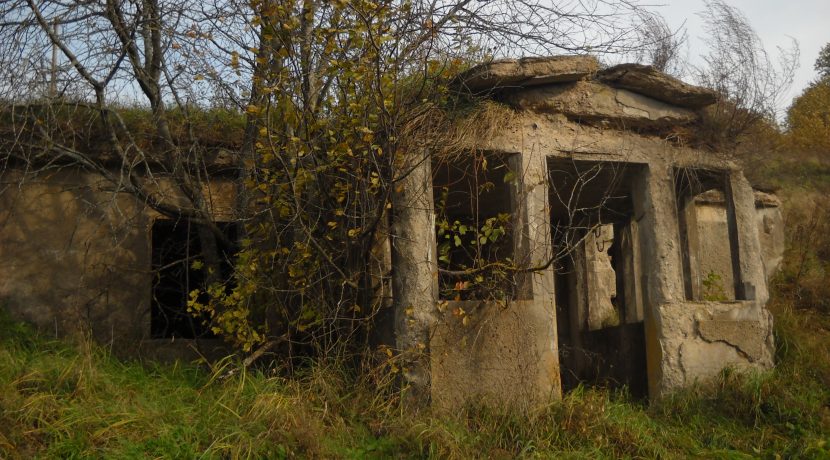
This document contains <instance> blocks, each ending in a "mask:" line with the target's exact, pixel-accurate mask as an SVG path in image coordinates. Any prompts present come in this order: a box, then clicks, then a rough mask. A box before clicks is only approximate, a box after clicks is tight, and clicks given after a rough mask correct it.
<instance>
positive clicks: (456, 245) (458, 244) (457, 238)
mask: <svg viewBox="0 0 830 460" xmlns="http://www.w3.org/2000/svg"><path fill="white" fill-rule="evenodd" d="M454 239H455V247H459V246H461V238H460V237H459V236H458V235H455V237H454Z"/></svg>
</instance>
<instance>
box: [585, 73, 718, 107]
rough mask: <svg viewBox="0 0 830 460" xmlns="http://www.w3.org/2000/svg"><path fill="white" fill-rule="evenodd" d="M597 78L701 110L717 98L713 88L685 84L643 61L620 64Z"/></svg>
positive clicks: (615, 85)
mask: <svg viewBox="0 0 830 460" xmlns="http://www.w3.org/2000/svg"><path fill="white" fill-rule="evenodd" d="M597 80H599V81H601V82H603V83H607V84H609V85H611V86H614V87H617V88H623V89H627V90H630V91H633V92H635V93H639V94H643V95H645V96H649V97H651V98H653V99H657V100H658V101H662V102H665V103H667V104H671V105H676V106H679V107H685V108H689V109H700V108H702V107H706V106H707V105H711V104H714V103H715V101H717V95H716V94H715V92H714V91H712V90H709V89H706V88H701V87H700V86H694V85H690V84H688V83H684V82H682V81H680V80H678V79H676V78H674V77H672V76H670V75H666V74H664V73H663V72H660V71H659V70H657V69H655V68H654V67H652V66H647V65H642V64H621V65H617V66H614V67H610V68H608V69H605V70H603V71H601V72H599V73H598V74H597Z"/></svg>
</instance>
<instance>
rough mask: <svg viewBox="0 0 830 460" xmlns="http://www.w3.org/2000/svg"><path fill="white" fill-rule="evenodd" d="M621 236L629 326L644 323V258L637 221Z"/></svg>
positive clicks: (624, 288)
mask: <svg viewBox="0 0 830 460" xmlns="http://www.w3.org/2000/svg"><path fill="white" fill-rule="evenodd" d="M621 233H622V234H621V235H620V236H619V242H620V246H621V247H620V251H619V252H620V254H621V255H622V258H623V260H622V269H623V276H624V287H623V290H624V302H625V303H624V310H625V322H626V323H628V324H631V323H637V322H640V321H643V293H642V286H640V278H641V277H642V258H641V257H640V236H639V232H638V229H637V221H636V220H634V219H631V220H630V221H629V222H628V224H627V225H625V227H623V228H622V232H621Z"/></svg>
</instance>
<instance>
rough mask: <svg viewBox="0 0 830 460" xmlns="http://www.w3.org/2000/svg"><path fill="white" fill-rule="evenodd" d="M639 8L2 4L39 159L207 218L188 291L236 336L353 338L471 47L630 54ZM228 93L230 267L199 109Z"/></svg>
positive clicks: (17, 116)
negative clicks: (400, 201) (238, 125)
mask: <svg viewBox="0 0 830 460" xmlns="http://www.w3.org/2000/svg"><path fill="white" fill-rule="evenodd" d="M637 10H638V6H637V5H636V4H635V3H634V2H631V1H627V0H594V1H591V2H570V1H566V2H557V3H546V2H541V1H536V0H520V1H507V0H500V1H496V2H476V1H472V0H455V1H439V2H423V1H409V0H405V1H393V0H390V1H382V2H373V1H369V0H356V1H347V0H331V1H322V0H303V1H284V0H254V1H251V2H242V1H238V0H232V1H221V2H208V3H203V2H193V1H177V2H166V1H162V0H92V1H83V2H82V1H69V2H57V1H53V0H12V1H10V2H6V3H5V4H4V5H3V6H2V7H0V13H2V14H0V16H2V18H3V20H2V22H0V43H2V45H0V68H2V69H3V70H2V71H3V72H5V74H4V79H3V81H4V83H3V84H2V86H0V91H2V94H3V97H4V99H5V101H6V102H5V104H4V109H3V110H4V112H3V116H4V117H5V118H6V119H7V120H8V129H7V132H6V133H5V134H4V136H3V137H2V139H3V146H2V147H3V149H2V151H3V152H4V155H8V157H7V158H6V160H7V161H8V162H17V163H18V164H24V165H27V168H28V169H29V170H32V171H35V170H37V169H38V168H42V167H44V165H49V164H53V162H56V161H57V162H62V163H63V164H72V165H75V166H79V167H81V168H83V169H85V170H87V171H90V172H93V173H95V174H98V175H100V176H101V177H102V178H105V179H106V180H107V181H108V182H109V183H110V185H111V187H112V188H113V190H114V191H115V192H116V193H128V194H131V195H132V196H134V197H135V198H136V199H138V200H140V201H141V202H144V203H147V205H149V206H151V207H152V208H153V209H155V210H157V211H158V212H159V213H161V214H163V215H165V216H168V217H170V218H172V219H180V220H185V221H188V222H191V223H193V224H194V225H196V226H198V228H199V229H200V231H199V239H200V240H201V242H202V244H201V247H202V251H203V253H202V258H203V262H204V266H205V268H204V269H205V270H206V271H207V273H208V274H209V275H210V276H208V283H207V285H206V286H205V287H204V290H203V292H204V293H206V294H207V296H205V295H201V294H200V293H198V292H195V293H193V296H192V298H191V303H190V307H191V308H192V309H194V310H196V311H197V312H205V313H207V314H208V315H209V317H210V318H211V325H212V327H213V328H214V330H216V331H217V332H218V333H220V334H222V335H224V336H225V337H227V338H229V339H231V340H233V341H235V342H236V343H237V344H238V345H239V346H240V347H241V348H243V349H245V350H251V349H252V347H254V346H256V345H258V344H262V343H263V342H265V343H266V344H276V343H283V344H288V345H290V346H291V347H297V346H303V347H309V349H311V350H313V351H316V352H321V353H331V352H334V351H343V350H353V349H355V347H359V346H361V344H363V343H365V340H366V336H367V328H368V325H369V324H370V319H371V318H372V316H373V315H374V314H375V313H376V312H377V310H378V307H379V304H378V302H379V298H380V297H379V295H378V289H380V287H379V286H380V285H379V283H382V280H381V278H383V276H385V274H383V273H380V274H379V273H377V266H378V264H377V263H375V258H376V257H377V255H376V254H374V253H373V248H375V246H376V242H377V241H378V239H380V238H384V237H386V235H385V232H387V231H388V230H387V229H386V222H387V221H388V219H389V213H390V212H394V210H393V209H391V204H390V203H391V201H390V197H391V195H392V194H393V193H394V188H395V186H396V184H397V183H399V181H400V180H401V179H402V178H403V177H405V176H406V175H407V174H408V173H409V169H408V166H407V163H406V162H405V161H403V158H405V157H407V155H411V153H412V152H414V151H424V150H430V149H434V150H436V151H437V150H444V151H446V150H447V149H451V148H453V147H452V146H453V143H452V142H447V137H446V135H443V136H439V135H438V134H437V133H441V132H450V131H452V130H451V129H450V128H449V126H450V125H451V123H450V121H451V120H449V115H448V112H449V111H448V110H445V109H446V108H447V107H451V106H452V105H453V104H454V103H456V102H457V101H458V99H457V98H456V97H455V96H452V95H451V94H450V92H449V90H448V76H450V75H451V74H453V73H455V72H456V71H457V70H459V69H461V68H463V67H464V66H466V65H468V62H469V59H470V58H471V57H473V58H475V59H491V58H495V57H501V56H507V55H514V54H519V53H521V54H552V53H557V52H568V53H577V52H584V51H588V50H590V51H592V52H598V53H609V52H616V51H624V50H631V49H633V48H634V47H635V46H636V43H635V42H634V41H632V40H627V39H626V38H625V37H627V36H629V34H628V30H627V29H625V28H621V27H620V26H618V24H620V23H621V22H620V21H619V20H618V19H619V18H620V17H621V16H623V15H626V14H629V13H632V12H636V11H637ZM53 53H54V55H55V56H56V57H55V58H53V59H51V60H49V61H44V60H43V59H42V56H50V55H52V54H53ZM11 69H15V70H11ZM13 72H14V73H13ZM128 105H132V106H133V108H135V107H137V110H138V112H142V113H143V114H144V115H142V116H139V117H138V119H139V122H138V123H136V122H135V120H134V119H133V118H130V117H129V116H128V114H129V113H133V112H130V111H129V110H127V109H126V106H128ZM218 109H221V110H223V111H224V112H225V113H226V114H227V117H228V118H234V117H237V118H241V117H244V121H243V124H244V129H242V131H243V132H242V133H241V135H240V139H241V140H240V141H239V143H238V144H237V145H233V146H232V149H233V150H234V152H233V153H234V155H233V156H234V158H235V161H236V167H237V170H238V177H239V181H238V188H239V197H240V198H239V206H238V209H237V210H236V214H237V216H238V217H237V219H238V222H239V223H241V224H242V225H243V226H244V231H243V238H242V239H241V241H242V247H241V249H240V251H239V253H238V254H237V255H236V258H235V259H236V260H235V267H236V269H235V272H234V274H233V276H232V281H233V282H232V283H227V281H228V280H225V279H221V278H220V277H218V276H216V274H217V273H219V270H218V268H217V267H218V265H219V263H220V262H221V261H220V260H219V259H220V257H221V254H220V253H219V251H217V249H216V248H217V245H218V242H221V240H223V239H225V238H227V237H226V236H225V234H224V233H223V231H222V230H221V229H220V228H219V227H218V226H217V225H216V224H215V223H214V222H213V219H212V214H211V209H210V207H209V205H208V200H207V199H206V197H205V196H204V192H203V190H204V185H205V184H206V183H207V182H209V181H210V176H211V165H212V163H213V160H212V158H213V157H214V156H215V149H213V148H212V146H211V145H210V143H209V142H207V141H206V139H205V135H206V133H205V132H204V131H205V130H204V128H203V127H200V124H199V120H200V117H201V116H202V115H201V114H204V113H206V112H209V111H215V110H218ZM142 117H143V118H142ZM79 139H81V140H87V141H89V140H90V139H91V140H94V141H95V142H86V141H84V142H79V141H78V140H79ZM102 144H103V145H102ZM456 148H457V147H456ZM102 151H106V153H107V154H106V155H102V154H101V152H102ZM165 184H172V185H173V188H174V193H172V194H167V193H163V192H162V189H164V188H165ZM269 346H270V345H269Z"/></svg>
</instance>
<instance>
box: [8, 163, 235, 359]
mask: <svg viewBox="0 0 830 460" xmlns="http://www.w3.org/2000/svg"><path fill="white" fill-rule="evenodd" d="M159 189H160V190H161V191H162V193H167V194H170V193H172V192H171V190H172V188H171V187H170V186H169V184H165V183H162V184H161V186H160V188H159ZM207 192H208V196H209V197H210V200H211V202H212V205H211V206H212V209H213V210H214V211H213V212H214V213H215V215H216V217H217V220H223V219H227V218H229V217H230V214H231V213H232V206H233V202H234V201H233V200H234V196H235V194H234V188H233V185H232V184H231V183H230V182H223V181H221V180H217V181H216V182H215V183H214V184H213V185H212V186H211V187H210V189H209V190H207ZM159 217H160V216H159V215H158V214H157V213H155V212H154V211H152V210H150V209H149V208H148V207H146V206H144V205H143V204H142V203H141V202H139V201H138V200H136V199H135V198H134V197H133V196H131V195H128V194H125V193H113V192H112V185H111V184H109V183H106V182H104V181H102V180H101V179H100V178H99V177H98V176H96V175H92V174H89V173H86V172H83V171H82V170H79V169H74V168H64V169H61V170H57V171H54V172H45V173H41V174H38V175H37V176H32V175H27V176H24V175H23V174H22V173H21V172H19V171H16V170H14V169H11V168H10V169H8V170H7V171H5V172H4V173H3V175H2V176H0V260H2V261H3V264H2V265H0V302H2V303H4V304H5V305H6V306H7V308H8V309H9V311H10V312H11V313H12V315H13V316H15V317H17V318H20V319H23V320H26V321H28V322H30V323H32V324H35V325H36V326H38V327H39V328H41V329H43V330H45V331H48V332H50V333H54V334H56V335H58V336H72V335H76V334H85V333H90V334H91V335H92V336H93V337H94V338H95V339H97V340H98V341H100V342H102V343H112V344H114V345H115V348H117V349H123V350H136V349H137V345H138V344H139V343H141V342H142V341H145V340H146V339H148V338H149V334H150V305H151V298H152V281H153V274H152V272H151V251H152V248H151V243H150V241H151V240H150V231H151V228H152V222H153V220H154V219H156V218H159ZM145 345H151V344H150V343H145ZM150 348H152V347H150ZM179 348H185V347H179ZM151 351H152V350H150V349H148V352H151ZM171 353H172V355H175V354H176V353H173V352H170V351H166V352H164V353H162V354H163V355H165V356H172V355H171Z"/></svg>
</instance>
